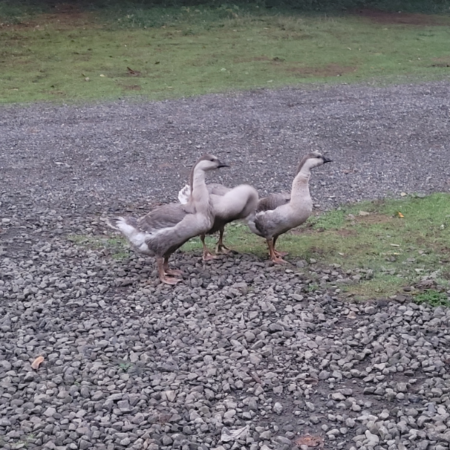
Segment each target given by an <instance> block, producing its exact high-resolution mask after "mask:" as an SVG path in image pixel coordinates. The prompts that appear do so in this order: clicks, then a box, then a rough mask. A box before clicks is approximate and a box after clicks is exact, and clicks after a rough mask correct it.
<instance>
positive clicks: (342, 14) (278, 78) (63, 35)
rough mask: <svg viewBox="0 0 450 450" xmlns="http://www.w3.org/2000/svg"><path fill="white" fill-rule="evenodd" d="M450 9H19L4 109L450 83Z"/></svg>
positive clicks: (8, 21) (346, 3)
mask: <svg viewBox="0 0 450 450" xmlns="http://www.w3.org/2000/svg"><path fill="white" fill-rule="evenodd" d="M193 5H194V6H193ZM368 5H370V6H371V7H375V6H376V7H377V8H381V9H367V6H368ZM398 8H401V11H402V12H398V11H399V10H400V9H398ZM449 8H450V6H449V2H447V1H434V2H418V1H417V2H414V1H403V2H387V1H385V2H383V1H381V2H374V1H372V2H356V1H353V0H352V1H350V0H342V1H339V2H331V1H297V2H295V1H285V2H276V3H275V2H274V3H270V1H269V2H234V3H221V2H218V1H217V2H216V1H213V2H185V1H178V0H177V1H172V2H167V1H164V2H162V1H161V2H159V1H156V2H155V1H153V2H144V1H141V2H138V1H118V0H111V1H106V0H104V1H92V2H87V1H86V2H70V1H69V2H67V1H66V2H64V3H59V2H37V1H22V2H20V1H19V2H16V1H9V0H7V1H3V2H1V3H0V42H1V47H0V102H3V103H9V102H28V101H36V100H51V101H65V102H67V101H74V100H75V101H76V100H83V101H86V100H97V99H116V98H119V97H123V96H142V97H145V98H148V99H152V100H156V99H164V98H170V97H181V96H190V95H199V94H204V93H209V92H224V91H230V90H236V89H250V88H255V87H275V86H286V85H298V84H305V83H306V84H307V83H336V82H340V83H342V82H361V81H364V82H367V81H370V82H376V83H386V82H403V81H405V80H407V81H415V80H430V79H441V78H446V77H448V76H449V73H450V52H449V49H448V42H449V41H450V27H449V25H450V16H449V15H448V14H444V13H448V12H450V9H449ZM387 10H391V11H394V12H392V13H390V12H386V11H387ZM383 11H384V12H383ZM408 11H409V12H408ZM410 11H414V13H411V12H410ZM417 11H422V12H423V11H425V12H427V14H423V13H417ZM436 12H440V13H441V14H440V15H436V14H435V13H436ZM430 13H433V14H430Z"/></svg>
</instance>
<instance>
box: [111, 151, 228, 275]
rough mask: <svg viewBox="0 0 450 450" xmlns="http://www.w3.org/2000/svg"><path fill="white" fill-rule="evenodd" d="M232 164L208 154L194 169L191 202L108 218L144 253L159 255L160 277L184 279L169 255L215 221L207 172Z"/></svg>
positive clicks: (115, 227) (138, 250)
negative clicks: (173, 267)
mask: <svg viewBox="0 0 450 450" xmlns="http://www.w3.org/2000/svg"><path fill="white" fill-rule="evenodd" d="M220 167H228V166H227V164H224V163H222V162H220V161H219V159H218V158H217V157H215V156H211V155H204V156H202V157H201V158H200V159H199V160H198V161H197V163H196V164H195V166H194V168H193V170H192V173H191V186H192V194H191V195H190V198H189V201H188V203H187V204H185V205H182V204H180V203H171V204H168V205H163V206H159V207H157V208H155V209H154V210H152V211H151V212H149V213H148V214H147V215H145V216H143V217H141V218H139V219H136V218H134V217H116V218H114V219H111V220H109V221H108V224H109V226H110V227H112V228H114V229H115V230H118V231H120V232H121V233H122V234H123V235H124V236H125V237H126V238H127V240H128V241H129V242H130V244H131V246H132V247H133V248H134V249H135V250H136V251H137V252H140V253H143V254H145V255H150V256H155V257H156V262H157V267H158V275H159V279H160V280H161V281H162V282H163V283H166V284H176V283H178V282H179V281H181V278H178V277H177V275H181V274H182V272H180V271H179V270H171V269H169V257H170V255H171V254H172V253H174V252H175V251H176V250H177V249H178V248H179V247H181V246H182V245H183V244H184V243H185V242H186V241H188V240H189V239H190V238H192V237H194V236H198V235H200V234H203V233H206V232H207V231H208V230H210V229H211V227H212V225H213V223H214V214H213V210H212V207H211V203H210V196H209V192H208V189H207V188H206V183H205V172H208V171H210V170H214V169H219V168H220Z"/></svg>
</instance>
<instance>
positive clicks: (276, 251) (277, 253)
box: [273, 236, 289, 258]
mask: <svg viewBox="0 0 450 450" xmlns="http://www.w3.org/2000/svg"><path fill="white" fill-rule="evenodd" d="M277 239H278V236H274V238H273V252H274V253H275V255H277V256H279V257H281V258H282V257H283V256H286V255H289V253H288V252H279V251H278V250H275V243H276V242H277Z"/></svg>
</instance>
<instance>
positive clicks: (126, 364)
mask: <svg viewBox="0 0 450 450" xmlns="http://www.w3.org/2000/svg"><path fill="white" fill-rule="evenodd" d="M132 365H133V364H131V363H129V362H126V361H121V362H119V367H120V368H121V369H122V370H123V371H124V372H128V370H129V369H130V368H131V367H132Z"/></svg>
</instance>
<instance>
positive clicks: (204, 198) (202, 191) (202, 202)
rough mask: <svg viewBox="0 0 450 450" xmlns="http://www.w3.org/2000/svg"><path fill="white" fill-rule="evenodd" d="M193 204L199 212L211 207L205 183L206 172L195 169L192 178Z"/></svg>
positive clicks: (191, 199)
mask: <svg viewBox="0 0 450 450" xmlns="http://www.w3.org/2000/svg"><path fill="white" fill-rule="evenodd" d="M190 201H191V203H193V204H194V205H195V207H196V209H197V210H200V211H201V210H206V209H207V208H208V206H209V192H208V188H207V187H206V183H205V172H204V171H203V170H201V169H197V168H194V170H193V171H192V177H191V198H190Z"/></svg>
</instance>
